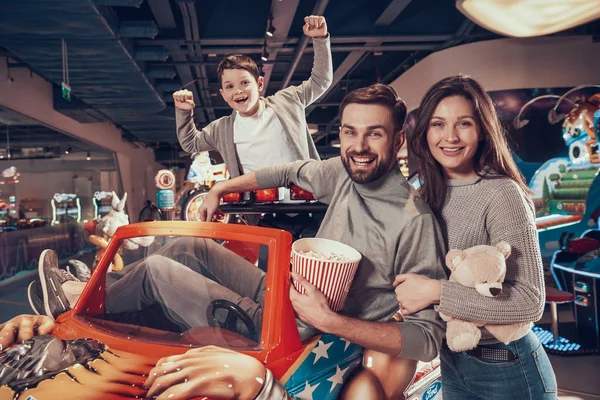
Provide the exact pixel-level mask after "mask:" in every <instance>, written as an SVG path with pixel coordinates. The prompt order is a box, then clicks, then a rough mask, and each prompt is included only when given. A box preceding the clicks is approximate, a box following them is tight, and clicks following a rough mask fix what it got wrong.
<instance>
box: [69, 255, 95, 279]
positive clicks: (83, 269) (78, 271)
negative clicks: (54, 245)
mask: <svg viewBox="0 0 600 400" xmlns="http://www.w3.org/2000/svg"><path fill="white" fill-rule="evenodd" d="M71 267H72V268H73V271H74V272H75V273H72V272H71ZM67 271H68V272H69V273H70V274H72V275H75V276H76V277H77V279H79V281H80V282H87V281H89V280H90V276H91V271H90V268H89V267H88V266H87V265H86V264H85V263H83V262H81V261H79V260H69V265H67Z"/></svg>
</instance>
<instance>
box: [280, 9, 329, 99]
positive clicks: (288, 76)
mask: <svg viewBox="0 0 600 400" xmlns="http://www.w3.org/2000/svg"><path fill="white" fill-rule="evenodd" d="M327 3H329V0H318V1H317V4H315V7H314V8H313V10H312V15H323V14H324V13H325V9H326V8H327ZM306 46H308V36H306V35H303V36H302V38H301V39H300V41H299V42H298V46H297V47H296V52H295V53H294V59H293V60H292V65H291V66H290V69H289V70H288V72H287V74H285V77H284V78H283V83H282V85H281V89H285V88H286V87H288V85H289V82H290V80H291V79H292V75H294V72H295V71H296V67H298V63H299V62H300V59H301V58H302V55H303V54H304V50H306Z"/></svg>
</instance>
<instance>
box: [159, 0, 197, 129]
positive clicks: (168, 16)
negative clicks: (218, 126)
mask: <svg viewBox="0 0 600 400" xmlns="http://www.w3.org/2000/svg"><path fill="white" fill-rule="evenodd" d="M148 5H149V6H150V10H151V11H152V14H153V15H154V19H155V20H156V23H157V24H158V28H159V29H171V25H170V21H171V20H173V21H175V16H174V15H173V10H172V9H171V5H170V4H169V0H153V1H148ZM163 24H166V25H163ZM164 46H165V47H166V49H167V50H168V51H169V54H170V55H171V59H172V60H173V61H174V62H184V61H187V57H186V52H185V51H184V50H183V49H182V48H181V46H180V45H178V44H177V43H174V42H170V43H165V44H164ZM175 69H176V70H177V74H178V75H179V79H180V80H181V84H182V85H184V84H186V83H188V82H191V81H193V80H194V77H193V76H192V72H191V71H190V68H189V66H186V65H175ZM189 89H190V91H191V92H192V93H193V94H194V98H196V99H200V95H199V93H198V91H197V90H196V86H195V85H194V86H192V87H190V88H189ZM195 116H196V118H197V119H198V120H199V121H200V122H201V123H206V117H205V116H204V113H203V112H199V113H196V114H195Z"/></svg>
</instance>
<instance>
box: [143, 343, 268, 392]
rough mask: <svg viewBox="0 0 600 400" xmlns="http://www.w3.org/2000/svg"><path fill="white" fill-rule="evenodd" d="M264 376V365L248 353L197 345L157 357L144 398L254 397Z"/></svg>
mask: <svg viewBox="0 0 600 400" xmlns="http://www.w3.org/2000/svg"><path fill="white" fill-rule="evenodd" d="M265 376H266V370H265V367H264V365H263V364H261V363H260V362H259V361H258V360H256V359H254V358H252V357H250V356H247V355H245V354H242V353H238V352H236V351H233V350H228V349H224V348H220V347H216V346H206V347H200V348H197V349H192V350H188V351H187V352H186V353H184V354H182V355H178V356H171V357H165V358H162V359H160V360H159V361H158V362H157V363H156V367H154V368H152V370H151V371H150V373H149V374H148V379H147V380H146V383H145V386H146V387H149V388H150V389H149V390H148V394H147V395H146V397H148V398H154V397H155V396H158V397H157V398H158V399H169V400H177V399H182V400H183V399H189V398H193V397H200V396H202V397H210V398H219V399H239V400H246V399H254V398H255V397H256V396H257V395H258V393H259V392H260V390H261V388H262V385H263V383H264V381H265Z"/></svg>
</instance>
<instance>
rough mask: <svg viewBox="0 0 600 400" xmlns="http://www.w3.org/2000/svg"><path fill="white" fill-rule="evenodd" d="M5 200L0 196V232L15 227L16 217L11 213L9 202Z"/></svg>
mask: <svg viewBox="0 0 600 400" xmlns="http://www.w3.org/2000/svg"><path fill="white" fill-rule="evenodd" d="M11 197H14V196H11ZM7 200H8V199H1V198H0V232H4V231H14V230H15V229H17V219H16V218H15V217H14V216H13V215H11V208H10V204H9V202H8V201H7Z"/></svg>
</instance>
